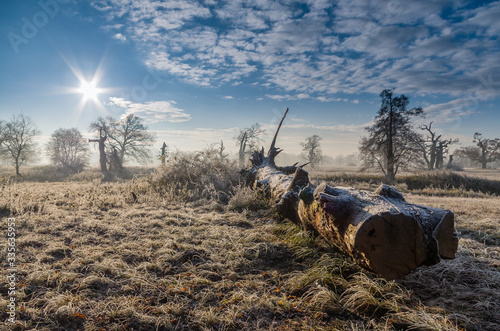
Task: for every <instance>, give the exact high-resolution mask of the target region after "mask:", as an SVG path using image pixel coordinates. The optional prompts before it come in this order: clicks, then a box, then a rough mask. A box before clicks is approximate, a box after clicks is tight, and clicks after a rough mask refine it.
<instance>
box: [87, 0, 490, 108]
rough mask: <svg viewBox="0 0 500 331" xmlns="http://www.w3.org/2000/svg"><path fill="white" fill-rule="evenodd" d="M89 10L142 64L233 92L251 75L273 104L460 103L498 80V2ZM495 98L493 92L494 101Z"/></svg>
mask: <svg viewBox="0 0 500 331" xmlns="http://www.w3.org/2000/svg"><path fill="white" fill-rule="evenodd" d="M92 5H93V6H94V7H95V8H97V9H98V10H99V11H100V12H102V13H104V15H105V16H106V18H107V19H108V20H109V22H108V24H107V25H106V26H105V27H103V28H105V29H110V30H111V29H112V30H113V31H116V30H117V29H121V31H120V32H119V33H117V34H115V36H118V35H120V36H123V38H127V39H128V40H132V41H133V42H135V44H136V46H137V48H139V49H140V50H141V51H142V52H143V53H144V54H145V62H146V64H147V65H148V66H150V67H152V68H154V69H157V70H160V71H165V72H168V73H169V74H171V75H174V76H176V77H178V78H180V79H182V80H185V81H186V82H188V83H191V84H195V85H201V86H219V85H221V84H231V85H233V86H237V85H240V84H241V82H242V81H243V79H245V78H248V77H252V79H253V76H254V75H255V76H256V79H258V80H259V83H260V84H261V85H262V86H268V87H271V88H278V89H281V90H282V91H284V92H283V93H279V92H278V93H277V94H273V95H272V94H269V95H268V96H267V97H268V98H272V99H275V100H285V99H286V100H298V99H306V98H307V97H305V95H313V94H320V95H321V96H319V97H316V100H318V101H322V102H328V101H338V100H336V99H335V98H334V97H332V95H334V94H336V93H339V92H342V93H360V92H368V93H377V94H378V93H379V92H380V91H381V90H383V89H384V88H387V87H392V86H396V87H398V91H402V92H404V93H419V94H446V95H453V96H462V97H463V96H464V95H470V94H471V91H474V90H475V89H477V87H478V85H480V83H479V82H478V81H479V78H480V77H482V76H485V75H486V74H492V75H493V76H494V77H497V76H500V65H499V64H498V58H499V55H500V51H499V44H498V39H497V38H495V36H498V34H499V31H500V25H499V24H500V23H498V22H500V20H498V19H497V17H498V15H499V13H500V2H499V1H496V2H491V3H489V4H487V5H484V6H479V7H477V8H475V9H468V8H467V7H466V5H467V4H466V3H465V2H463V1H462V0H435V1H434V0H422V1H410V2H401V1H389V2H386V3H384V4H380V3H379V2H376V1H373V0H359V1H350V0H341V1H338V2H337V3H336V4H335V5H334V4H332V3H331V2H330V1H326V0H324V1H312V0H297V1H279V2H277V1H265V0H248V1H247V0H232V1H218V2H214V1H212V0H210V1H203V2H199V1H191V0H175V1H168V2H159V1H155V0H138V1H130V0H107V1H105V0H100V1H94V2H93V3H92ZM445 8H451V9H452V10H453V14H452V17H451V18H450V19H449V18H446V17H444V16H443V15H441V14H442V12H443V10H444V9H445ZM304 9H306V10H304ZM200 18H201V19H210V20H212V21H214V24H210V26H209V25H201V24H200V20H199V19H200ZM120 24H123V25H124V26H123V27H121V26H120ZM340 36H341V37H340ZM466 36H467V37H468V38H464V37H466ZM121 38H122V37H120V38H119V39H121ZM251 75H252V76H251ZM251 84H252V82H250V83H249V85H251ZM498 95H500V89H498V88H495V89H494V93H493V94H492V97H495V96H498ZM301 96H304V97H303V98H302V97H301ZM355 101H356V100H354V101H352V102H355Z"/></svg>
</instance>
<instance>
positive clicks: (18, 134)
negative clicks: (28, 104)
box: [0, 114, 40, 176]
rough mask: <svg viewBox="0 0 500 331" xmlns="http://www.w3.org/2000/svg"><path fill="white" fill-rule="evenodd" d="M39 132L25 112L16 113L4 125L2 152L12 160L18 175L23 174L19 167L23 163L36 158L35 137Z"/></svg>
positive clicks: (1, 139)
mask: <svg viewBox="0 0 500 331" xmlns="http://www.w3.org/2000/svg"><path fill="white" fill-rule="evenodd" d="M39 134H40V131H38V130H37V128H36V125H35V123H34V122H33V121H32V120H31V118H29V117H28V116H24V115H23V114H20V115H14V116H13V117H12V120H11V121H10V122H7V123H5V124H4V125H3V129H2V132H1V137H0V141H1V145H0V154H1V155H2V157H3V158H5V159H8V160H10V161H11V162H12V164H13V165H14V167H15V168H16V176H20V175H21V173H20V172H19V169H20V167H21V166H22V165H24V164H26V163H28V162H30V161H32V160H33V159H35V152H36V150H37V144H36V142H35V137H36V136H38V135H39Z"/></svg>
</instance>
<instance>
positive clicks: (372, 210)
mask: <svg viewBox="0 0 500 331" xmlns="http://www.w3.org/2000/svg"><path fill="white" fill-rule="evenodd" d="M287 113H288V109H287V111H286V112H285V114H284V116H283V118H282V119H281V122H280V124H279V126H278V129H277V131H276V134H275V136H274V139H273V141H272V143H271V147H270V149H269V151H268V153H267V155H264V149H262V150H261V151H255V152H254V153H253V155H252V159H251V161H252V165H253V166H252V168H251V169H250V170H249V171H248V172H247V175H248V176H247V180H248V182H249V183H251V184H252V185H254V186H255V187H265V188H267V189H268V190H269V193H270V196H271V198H272V199H274V200H275V201H276V209H277V211H278V213H279V214H280V216H282V217H283V218H288V219H290V220H291V221H292V222H294V223H296V224H298V225H301V226H302V227H303V228H304V230H306V231H313V232H315V233H317V234H319V235H321V236H322V237H324V238H325V239H326V240H327V241H328V242H330V243H332V244H334V245H335V246H337V247H339V248H340V249H341V250H342V251H344V252H346V253H348V254H350V255H351V256H352V257H353V259H354V260H355V261H356V262H357V263H358V264H359V265H361V266H363V267H365V268H367V269H370V270H372V271H374V272H375V273H377V274H379V275H381V276H382V277H384V278H386V279H397V278H402V277H404V276H405V275H406V274H408V273H409V272H411V271H412V270H414V269H416V268H417V267H419V266H421V265H433V264H436V263H438V262H439V261H440V260H441V258H446V259H453V258H454V257H455V253H456V251H457V248H458V235H457V232H456V231H455V224H454V214H453V213H452V212H451V211H449V210H444V209H439V208H430V207H425V206H420V205H415V204H411V203H408V202H406V201H405V199H404V197H403V195H402V194H401V193H399V192H398V191H397V190H396V189H395V188H394V187H392V186H388V185H381V186H380V187H379V188H378V189H377V190H376V191H375V192H374V193H369V192H365V191H359V190H355V189H353V188H348V187H330V186H328V185H326V184H324V183H323V184H321V185H319V186H317V187H315V186H314V185H312V184H311V183H310V182H309V177H308V173H307V172H306V171H305V170H303V169H302V167H301V166H300V167H297V166H296V164H295V165H293V166H288V167H278V166H276V164H275V161H274V159H275V157H276V155H278V154H279V153H280V152H281V150H280V149H279V148H276V146H275V144H276V138H277V136H278V133H279V130H280V128H281V125H282V123H283V120H284V119H285V117H286V114H287Z"/></svg>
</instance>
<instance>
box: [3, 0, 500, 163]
mask: <svg viewBox="0 0 500 331" xmlns="http://www.w3.org/2000/svg"><path fill="white" fill-rule="evenodd" d="M498 17H500V1H462V0H450V1H447V0H432V1H431V0H421V1H404V0H392V1H386V2H383V1H375V0H357V1H356V0H355V1H349V0H341V1H324V0H304V1H300V0H297V1H294V0H281V1H276V0H275V1H270V0H230V1H214V0H198V1H194V0H193V1H191V0H172V1H170V0H166V1H159V0H133V1H132V0H96V1H79V0H78V1H77V0H41V1H35V0H23V1H14V0H4V1H1V2H0V119H2V120H9V119H10V118H11V116H12V115H13V114H19V113H22V114H24V115H27V116H29V117H31V118H32V119H33V120H34V121H35V122H36V123H37V126H38V128H39V129H40V130H41V131H42V136H41V137H40V139H39V142H40V144H43V143H44V142H46V141H47V140H48V139H49V137H50V135H51V134H52V132H54V131H55V130H57V129H59V128H71V127H76V128H78V129H79V130H80V131H81V132H82V133H84V135H85V136H86V137H92V136H93V133H92V132H90V129H89V125H90V123H91V122H92V121H93V120H95V119H97V118H98V117H99V116H112V117H114V118H117V119H118V118H123V117H125V116H127V115H129V114H134V115H136V116H139V117H141V118H143V119H144V122H145V123H146V124H147V126H148V128H149V129H150V130H151V131H153V132H155V133H156V135H157V142H156V144H155V147H154V148H155V150H159V149H160V147H161V144H162V143H163V141H165V142H166V143H167V144H168V145H169V147H170V149H175V148H177V149H179V150H186V151H193V150H199V149H202V148H205V147H207V146H209V145H210V144H213V143H218V142H220V141H221V140H223V141H224V146H226V148H227V151H229V152H232V153H234V152H236V148H237V147H236V144H235V141H234V139H233V138H234V137H235V136H236V135H237V134H238V131H239V129H241V128H246V127H250V126H251V125H252V124H254V123H260V125H261V126H262V127H263V128H264V129H266V135H265V136H263V138H264V141H263V142H262V144H263V145H265V146H268V145H269V141H270V140H271V139H272V136H273V134H274V130H275V127H276V125H277V123H278V122H279V120H280V118H281V115H282V113H283V112H284V110H285V109H286V108H289V109H290V111H289V115H288V117H287V119H286V121H285V123H284V126H283V128H282V132H281V133H280V136H279V139H278V142H277V145H278V146H279V147H281V148H283V149H284V151H285V152H287V153H291V154H299V153H300V151H301V146H300V142H302V141H304V140H305V138H306V137H308V136H311V135H313V134H317V135H319V136H320V137H322V138H323V140H322V142H321V143H322V149H323V153H324V154H326V155H330V156H336V155H339V154H344V155H347V154H350V153H353V152H356V151H357V148H358V143H359V140H360V138H361V137H362V136H363V135H365V134H366V131H365V127H366V126H368V125H370V124H371V123H372V121H373V118H374V116H375V115H376V112H377V110H378V109H379V106H380V97H379V94H380V92H381V91H382V90H384V89H387V88H396V91H395V93H396V94H405V95H406V96H408V97H409V98H410V107H423V109H424V112H425V114H426V117H425V118H423V119H419V120H418V121H419V123H427V124H428V123H429V122H431V121H433V122H434V124H433V128H436V130H438V131H439V133H441V134H443V136H444V137H452V138H459V139H460V141H461V142H462V146H465V145H471V144H472V136H473V134H474V132H477V131H479V132H481V133H483V135H484V136H485V137H487V138H494V137H498V136H500V132H499V131H500V130H499V127H500V125H499V124H500V112H499V109H500V41H499V39H498V38H499V34H500V20H499V19H498ZM86 83H93V84H95V87H94V90H95V91H96V92H99V93H98V94H97V95H96V97H95V98H93V97H91V96H89V95H85V94H83V93H82V90H81V87H82V85H84V84H86Z"/></svg>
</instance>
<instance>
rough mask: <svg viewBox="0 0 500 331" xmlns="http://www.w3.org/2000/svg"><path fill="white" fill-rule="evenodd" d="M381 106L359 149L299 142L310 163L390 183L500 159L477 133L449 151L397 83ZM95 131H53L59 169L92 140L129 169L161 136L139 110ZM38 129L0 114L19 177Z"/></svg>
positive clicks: (86, 154) (239, 140)
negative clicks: (413, 173)
mask: <svg viewBox="0 0 500 331" xmlns="http://www.w3.org/2000/svg"><path fill="white" fill-rule="evenodd" d="M380 98H381V105H380V108H379V110H378V111H377V114H376V116H375V118H374V120H373V124H372V125H371V126H369V127H367V128H366V131H367V136H365V137H362V138H361V140H360V144H359V154H350V155H347V156H343V155H339V156H337V157H335V158H331V157H328V156H325V155H323V152H322V149H321V140H322V138H321V137H320V136H318V135H312V136H309V137H307V138H305V140H304V141H303V142H301V143H300V146H301V147H302V154H301V157H302V158H303V159H305V160H306V161H307V162H308V163H307V164H309V165H310V167H312V168H315V167H317V166H319V165H320V164H322V163H326V164H331V165H337V166H357V165H358V162H360V163H361V169H362V170H367V169H379V170H380V171H381V172H382V173H383V174H384V175H385V179H386V182H387V183H394V181H395V178H396V175H397V174H398V173H399V172H400V171H402V170H408V169H411V168H419V169H422V168H425V169H428V170H434V169H442V168H450V169H451V168H454V167H455V163H454V160H455V162H456V163H457V164H458V163H464V162H465V161H468V162H469V163H470V164H471V165H474V164H479V165H481V167H482V168H483V169H486V168H487V166H488V164H492V163H494V162H498V161H500V138H485V137H483V135H482V134H481V133H479V132H476V133H475V134H474V136H473V140H472V141H473V143H474V144H475V145H474V146H466V147H462V148H459V149H456V150H455V152H454V154H451V153H450V146H452V145H454V144H458V143H459V141H458V139H452V138H445V137H443V135H442V134H440V133H439V132H438V131H437V130H436V129H435V128H434V127H433V124H434V123H433V122H430V123H429V124H421V125H419V126H416V125H415V123H414V122H413V119H415V118H418V117H424V111H423V109H422V108H420V107H416V108H410V107H409V103H410V100H409V98H408V97H407V96H405V95H404V94H401V95H396V94H395V93H394V89H386V90H384V91H382V92H381V93H380ZM90 129H91V131H93V132H94V133H95V137H94V138H92V139H89V140H88V141H87V140H86V139H84V138H83V136H82V134H81V132H80V131H78V129H76V128H69V129H65V128H60V129H58V130H56V131H54V132H53V133H52V135H51V137H50V140H49V142H48V143H47V144H46V145H45V148H44V149H45V152H46V154H47V157H48V158H49V160H50V162H51V164H52V166H53V167H55V168H56V169H57V170H58V171H61V172H64V173H68V174H71V173H77V172H80V171H82V170H83V169H85V168H86V167H87V166H88V164H89V158H90V148H89V146H91V145H90V144H89V143H94V144H96V147H97V148H98V150H99V163H100V168H101V171H102V172H103V173H104V174H109V173H116V174H119V175H120V174H123V173H124V172H125V168H124V165H125V164H126V163H127V162H129V161H135V162H138V163H140V164H145V163H147V162H149V160H151V156H152V155H151V147H152V144H153V143H154V142H155V138H156V137H155V135H154V133H151V132H150V131H149V130H148V128H147V126H145V125H144V124H143V120H142V119H141V118H140V117H137V116H135V115H133V114H130V115H128V116H126V117H124V118H122V119H119V120H116V119H114V118H112V117H106V118H103V117H99V118H98V119H97V120H95V121H94V122H92V123H91V124H90ZM264 133H265V130H264V129H262V128H261V126H260V124H259V123H255V124H253V125H252V126H250V127H248V128H244V129H240V131H239V134H238V135H237V136H235V137H234V140H235V142H236V146H237V147H238V160H239V163H240V166H241V167H244V166H245V165H246V164H247V161H248V160H249V158H250V154H251V153H252V152H253V151H254V150H256V149H257V148H258V147H259V143H260V142H262V135H263V134H264ZM39 135H40V131H39V130H38V129H37V128H36V125H35V123H34V122H33V121H32V120H31V119H30V118H29V117H28V116H25V115H23V114H20V115H14V116H13V117H12V118H11V120H10V121H7V122H4V121H1V120H0V158H1V159H3V160H6V161H7V162H9V163H10V164H12V165H13V166H14V168H15V171H16V175H17V176H20V175H21V171H20V169H21V167H22V166H24V165H26V164H28V163H30V162H32V161H34V160H35V159H36V155H38V154H37V153H38V152H39V146H38V145H37V143H36V137H37V136H39ZM210 148H211V149H214V150H215V149H217V153H218V155H219V157H220V158H221V159H224V158H227V157H228V154H227V153H225V147H224V142H223V141H222V140H221V142H220V144H219V143H217V144H212V145H211V147H210ZM158 159H159V160H160V161H161V163H162V164H165V162H166V160H167V159H168V146H167V144H166V143H165V142H164V143H163V145H162V148H161V150H160V153H159V155H158Z"/></svg>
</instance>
